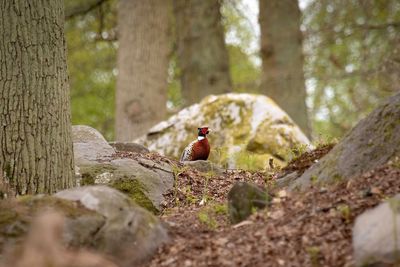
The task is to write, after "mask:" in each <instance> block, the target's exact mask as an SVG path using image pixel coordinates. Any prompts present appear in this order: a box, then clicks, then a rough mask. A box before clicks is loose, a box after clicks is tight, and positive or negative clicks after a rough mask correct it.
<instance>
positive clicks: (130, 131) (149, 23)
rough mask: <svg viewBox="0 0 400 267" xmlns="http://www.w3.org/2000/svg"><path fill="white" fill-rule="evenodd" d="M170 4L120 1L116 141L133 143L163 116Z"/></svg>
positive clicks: (164, 1) (157, 0)
mask: <svg viewBox="0 0 400 267" xmlns="http://www.w3.org/2000/svg"><path fill="white" fill-rule="evenodd" d="M170 8H171V6H170V1H168V0H145V1H143V0H120V2H119V7H118V36H119V47H118V73H119V74H118V80H117V94H116V139H117V140H119V141H132V140H133V139H135V138H136V137H139V136H140V135H142V134H144V133H146V132H147V130H148V129H149V128H150V127H151V126H153V125H154V124H156V123H157V122H159V121H161V120H163V119H164V118H165V115H166V102H167V86H168V83H167V73H168V72H167V71H168V64H169V59H168V54H169V51H170V44H169V38H168V30H169V17H170V12H171V10H170Z"/></svg>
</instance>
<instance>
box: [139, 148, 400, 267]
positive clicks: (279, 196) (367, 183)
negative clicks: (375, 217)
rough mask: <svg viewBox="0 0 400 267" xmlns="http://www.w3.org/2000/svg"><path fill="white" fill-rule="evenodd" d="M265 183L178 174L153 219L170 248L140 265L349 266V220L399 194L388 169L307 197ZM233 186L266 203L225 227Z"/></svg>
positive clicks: (245, 175) (399, 178)
mask: <svg viewBox="0 0 400 267" xmlns="http://www.w3.org/2000/svg"><path fill="white" fill-rule="evenodd" d="M331 148H332V147H325V148H319V149H320V150H318V151H313V152H309V154H308V155H307V156H305V155H304V156H302V157H300V158H299V159H297V160H296V161H294V162H292V163H291V164H292V165H293V166H288V167H287V169H288V170H289V169H290V170H294V169H296V168H304V166H306V165H307V163H306V160H305V159H306V158H307V159H308V161H309V162H310V161H315V160H318V155H319V156H322V155H324V154H325V153H327V151H329V150H330V149H331ZM181 167H182V166H181ZM271 177H272V178H271ZM273 177H276V175H271V174H268V173H265V172H255V173H253V172H247V171H229V172H226V173H225V174H223V175H220V176H213V175H212V174H204V173H200V172H197V171H196V170H192V169H189V168H185V167H182V168H181V169H180V170H179V171H178V172H177V173H176V185H175V188H174V190H173V191H171V192H169V193H168V194H167V195H166V199H167V201H166V203H165V210H164V212H163V214H162V215H160V217H161V219H162V220H163V221H164V222H165V223H166V224H167V225H168V228H169V232H170V237H171V241H170V242H169V243H168V244H166V245H164V246H163V247H161V248H160V249H159V251H158V253H157V254H156V255H155V256H154V257H153V259H152V261H150V262H149V263H147V264H145V265H144V266H146V267H150V266H151V267H153V266H353V265H354V262H353V256H352V254H353V253H352V247H351V233H352V226H353V222H354V220H355V218H356V217H357V215H359V214H361V213H362V212H363V211H365V210H366V209H369V208H372V207H374V206H376V205H378V204H379V203H381V202H382V201H383V200H385V199H387V198H388V197H391V196H394V195H395V194H396V193H398V192H400V168H399V167H398V166H391V165H385V166H382V167H380V168H377V169H375V170H373V171H371V172H368V173H365V174H364V175H362V176H359V177H354V178H352V179H350V180H348V181H341V182H338V183H337V184H334V185H330V186H329V187H312V188H310V189H309V190H308V191H307V192H289V191H285V190H281V189H275V188H273V184H274V181H273V180H274V178H273ZM236 181H251V182H254V183H256V184H258V185H260V186H263V187H265V188H268V189H269V192H270V193H271V194H272V195H273V196H274V198H273V201H272V204H271V205H270V206H269V207H268V208H266V209H264V210H261V211H258V212H256V213H255V214H253V215H252V216H251V217H250V218H248V219H247V220H245V221H243V222H241V223H239V224H237V225H231V224H230V222H229V220H228V215H227V208H226V198H227V194H228V192H229V190H230V188H231V187H232V185H233V184H234V183H235V182H236ZM278 190H279V191H278Z"/></svg>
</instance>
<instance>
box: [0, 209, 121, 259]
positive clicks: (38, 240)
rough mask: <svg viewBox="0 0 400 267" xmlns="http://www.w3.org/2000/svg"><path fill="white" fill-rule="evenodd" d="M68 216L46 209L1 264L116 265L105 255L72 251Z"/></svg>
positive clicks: (85, 251)
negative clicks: (67, 234)
mask: <svg viewBox="0 0 400 267" xmlns="http://www.w3.org/2000/svg"><path fill="white" fill-rule="evenodd" d="M64 223H65V218H64V216H63V215H62V214H60V213H57V212H55V211H53V212H51V211H47V212H45V213H43V214H41V215H39V216H38V217H37V218H35V219H34V221H33V222H32V226H31V228H30V230H29V233H28V236H27V238H26V239H25V240H24V241H23V243H22V244H21V246H20V247H17V248H15V249H14V251H10V252H8V253H7V254H6V256H5V260H4V261H5V262H4V263H2V264H1V263H0V266H3V267H6V266H13V267H44V266H51V267H117V265H116V264H114V263H113V262H111V261H109V260H107V259H106V258H104V257H102V256H100V255H99V254H95V253H93V252H88V251H87V250H71V249H67V248H65V246H64V244H63V237H62V234H63V230H64Z"/></svg>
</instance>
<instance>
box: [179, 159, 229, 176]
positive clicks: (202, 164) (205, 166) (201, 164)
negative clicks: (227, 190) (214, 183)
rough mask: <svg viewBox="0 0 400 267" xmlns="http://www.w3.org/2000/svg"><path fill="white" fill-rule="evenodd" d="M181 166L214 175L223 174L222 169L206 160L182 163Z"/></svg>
mask: <svg viewBox="0 0 400 267" xmlns="http://www.w3.org/2000/svg"><path fill="white" fill-rule="evenodd" d="M183 165H185V166H189V167H191V168H194V169H196V170H198V171H200V172H213V173H215V174H216V175H221V174H223V173H224V169H222V168H221V167H219V166H218V165H216V164H214V163H212V162H211V161H207V160H195V161H184V162H183Z"/></svg>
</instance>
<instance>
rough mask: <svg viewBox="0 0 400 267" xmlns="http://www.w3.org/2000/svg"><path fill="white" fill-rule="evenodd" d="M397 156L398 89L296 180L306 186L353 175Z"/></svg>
mask: <svg viewBox="0 0 400 267" xmlns="http://www.w3.org/2000/svg"><path fill="white" fill-rule="evenodd" d="M398 157H400V93H398V94H397V95H394V96H393V97H390V98H388V99H387V100H386V101H385V102H384V103H383V104H382V105H380V106H379V107H378V108H376V109H375V110H374V111H373V112H371V113H370V114H369V115H368V116H367V117H366V118H365V119H363V120H361V121H360V122H359V123H358V124H357V125H356V126H355V127H354V128H353V129H352V130H351V131H350V132H349V133H348V134H346V136H345V137H344V138H343V139H342V141H341V142H340V143H338V144H337V145H335V147H334V148H333V149H332V150H331V151H330V152H329V153H328V154H327V155H325V156H324V157H323V158H322V159H321V160H319V161H318V162H317V163H316V164H314V165H313V166H312V167H311V168H309V169H308V170H307V171H305V172H304V174H303V175H301V177H300V178H298V179H297V180H295V182H293V183H292V184H291V185H290V187H291V188H300V189H302V188H307V187H308V186H310V185H312V184H315V183H319V184H321V183H330V182H335V181H340V180H343V179H348V178H351V177H355V176H357V175H360V174H362V173H364V172H367V171H369V170H372V169H375V168H377V167H379V166H382V165H384V164H385V163H387V162H389V161H391V160H393V161H395V160H397V159H398Z"/></svg>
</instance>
